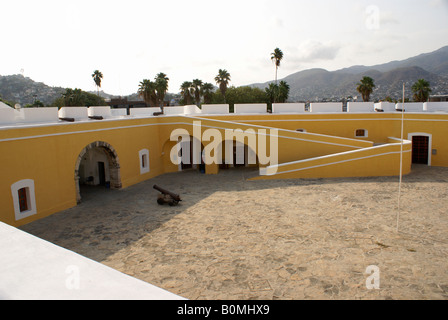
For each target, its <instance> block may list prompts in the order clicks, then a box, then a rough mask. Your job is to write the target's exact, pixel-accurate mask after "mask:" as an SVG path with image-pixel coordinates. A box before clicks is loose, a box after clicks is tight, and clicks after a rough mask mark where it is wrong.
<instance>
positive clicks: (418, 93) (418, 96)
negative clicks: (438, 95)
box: [412, 79, 432, 102]
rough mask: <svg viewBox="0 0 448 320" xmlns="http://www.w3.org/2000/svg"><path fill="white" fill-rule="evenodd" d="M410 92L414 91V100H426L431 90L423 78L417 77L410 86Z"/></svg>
mask: <svg viewBox="0 0 448 320" xmlns="http://www.w3.org/2000/svg"><path fill="white" fill-rule="evenodd" d="M412 92H413V93H414V101H415V102H426V101H428V98H429V94H430V93H431V92H432V90H431V85H430V84H429V82H428V81H426V80H425V79H419V80H417V82H416V83H414V85H413V86H412Z"/></svg>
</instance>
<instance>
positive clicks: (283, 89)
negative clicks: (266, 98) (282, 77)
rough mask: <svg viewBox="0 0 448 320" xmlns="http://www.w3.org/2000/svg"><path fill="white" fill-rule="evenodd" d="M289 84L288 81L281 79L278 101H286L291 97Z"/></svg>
mask: <svg viewBox="0 0 448 320" xmlns="http://www.w3.org/2000/svg"><path fill="white" fill-rule="evenodd" d="M289 89H290V88H289V84H288V83H287V82H286V81H280V83H279V85H278V97H277V98H278V99H277V102H279V103H285V102H286V100H288V98H289Z"/></svg>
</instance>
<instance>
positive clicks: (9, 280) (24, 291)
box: [0, 222, 185, 300]
mask: <svg viewBox="0 0 448 320" xmlns="http://www.w3.org/2000/svg"><path fill="white" fill-rule="evenodd" d="M0 261H1V262H2V263H1V264H0V300H185V299H184V298H183V297H181V296H178V295H176V294H173V293H171V292H168V291H166V290H164V289H161V288H159V287H156V286H154V285H152V284H149V283H146V282H144V281H141V280H138V279H136V278H133V277H131V276H128V275H126V274H124V273H121V272H119V271H117V270H114V269H112V268H109V267H107V266H105V265H104V264H101V263H98V262H96V261H93V260H90V259H88V258H86V257H83V256H81V255H79V254H77V253H75V252H72V251H69V250H66V249H64V248H62V247H59V246H57V245H54V244H52V243H50V242H48V241H44V240H42V239H39V238H37V237H35V236H33V235H31V234H29V233H26V232H23V231H21V230H19V229H16V228H14V227H11V226H9V225H6V224H4V223H1V222H0Z"/></svg>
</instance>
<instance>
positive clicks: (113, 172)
mask: <svg viewBox="0 0 448 320" xmlns="http://www.w3.org/2000/svg"><path fill="white" fill-rule="evenodd" d="M93 149H100V150H102V151H104V153H105V154H106V156H107V159H108V165H109V167H108V168H109V175H110V181H109V182H110V188H111V189H121V187H122V184H121V174H120V161H119V158H118V154H117V152H116V150H115V149H114V148H113V147H112V146H111V145H110V144H109V143H107V142H104V141H95V142H92V143H90V144H89V145H87V146H86V147H85V148H84V149H82V150H81V152H80V153H79V155H78V158H77V159H76V163H75V185H76V201H77V202H78V203H80V202H81V190H80V186H79V179H80V176H79V168H80V166H81V162H82V160H83V157H84V156H85V155H86V153H87V152H89V151H90V150H93Z"/></svg>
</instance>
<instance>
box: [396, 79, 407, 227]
mask: <svg viewBox="0 0 448 320" xmlns="http://www.w3.org/2000/svg"><path fill="white" fill-rule="evenodd" d="M404 89H405V84H404V82H403V100H402V105H401V150H400V182H399V184H398V212H397V232H398V231H399V229H398V225H399V220H400V210H401V184H402V182H403V144H404V142H403V138H404V137H403V135H404Z"/></svg>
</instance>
